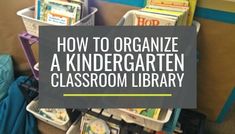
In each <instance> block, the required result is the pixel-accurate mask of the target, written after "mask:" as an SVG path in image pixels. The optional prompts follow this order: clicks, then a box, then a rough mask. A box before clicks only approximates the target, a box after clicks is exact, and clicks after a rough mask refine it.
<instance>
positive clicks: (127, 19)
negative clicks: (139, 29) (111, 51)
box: [117, 10, 201, 33]
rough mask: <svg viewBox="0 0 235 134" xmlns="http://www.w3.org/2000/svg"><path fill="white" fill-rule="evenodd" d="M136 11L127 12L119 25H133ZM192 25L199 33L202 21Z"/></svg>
mask: <svg viewBox="0 0 235 134" xmlns="http://www.w3.org/2000/svg"><path fill="white" fill-rule="evenodd" d="M135 11H136V10H130V11H128V12H127V13H126V14H124V16H123V17H122V18H121V19H120V20H119V22H118V23H117V26H131V25H133V23H134V20H133V19H134V13H135ZM192 25H193V26H195V27H196V31H197V33H198V32H199V30H200V26H201V25H200V23H199V22H198V21H195V20H194V21H193V24H192Z"/></svg>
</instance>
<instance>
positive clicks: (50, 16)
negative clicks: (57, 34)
mask: <svg viewBox="0 0 235 134" xmlns="http://www.w3.org/2000/svg"><path fill="white" fill-rule="evenodd" d="M36 1H37V2H36V3H35V4H37V6H36V7H35V9H36V10H35V12H36V11H37V13H36V15H35V17H36V18H37V19H38V20H42V21H45V22H48V23H50V24H55V25H71V24H74V23H76V22H77V21H78V20H79V19H80V18H81V12H82V4H81V3H73V2H68V1H67V0H64V1H62V0H36Z"/></svg>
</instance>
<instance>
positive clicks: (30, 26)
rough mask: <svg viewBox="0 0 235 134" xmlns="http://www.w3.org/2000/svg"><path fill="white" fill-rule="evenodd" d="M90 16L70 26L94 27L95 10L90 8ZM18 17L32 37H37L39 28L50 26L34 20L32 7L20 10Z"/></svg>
mask: <svg viewBox="0 0 235 134" xmlns="http://www.w3.org/2000/svg"><path fill="white" fill-rule="evenodd" d="M90 11H91V12H90V14H88V15H87V16H85V17H84V18H82V19H81V20H79V21H78V22H76V23H75V24H73V25H71V26H94V25H95V13H96V12H97V8H95V7H91V8H90ZM17 15H18V16H21V17H22V20H23V22H24V25H25V28H26V31H27V32H28V33H29V34H31V35H34V36H37V37H38V35H39V26H45V25H52V24H50V23H47V22H44V21H41V20H37V19H35V18H34V7H28V8H25V9H22V10H20V11H18V12H17Z"/></svg>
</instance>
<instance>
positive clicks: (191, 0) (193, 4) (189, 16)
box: [187, 0, 197, 26]
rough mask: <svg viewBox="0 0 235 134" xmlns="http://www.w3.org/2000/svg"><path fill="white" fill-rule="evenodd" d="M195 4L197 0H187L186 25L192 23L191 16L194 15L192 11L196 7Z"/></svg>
mask: <svg viewBox="0 0 235 134" xmlns="http://www.w3.org/2000/svg"><path fill="white" fill-rule="evenodd" d="M196 5H197V0H189V6H190V8H189V14H188V22H187V23H188V25H190V26H191V25H192V22H193V17H194V12H195V9H196Z"/></svg>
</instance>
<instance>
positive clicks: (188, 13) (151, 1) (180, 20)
mask: <svg viewBox="0 0 235 134" xmlns="http://www.w3.org/2000/svg"><path fill="white" fill-rule="evenodd" d="M195 1H196V0H194V2H192V3H190V1H189V0H147V4H146V7H145V8H143V9H140V10H136V11H135V12H134V15H133V17H134V18H133V19H134V21H133V22H134V24H133V25H135V26H175V25H191V24H192V19H193V13H194V10H195V6H196V2H195ZM190 8H193V10H190Z"/></svg>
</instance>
